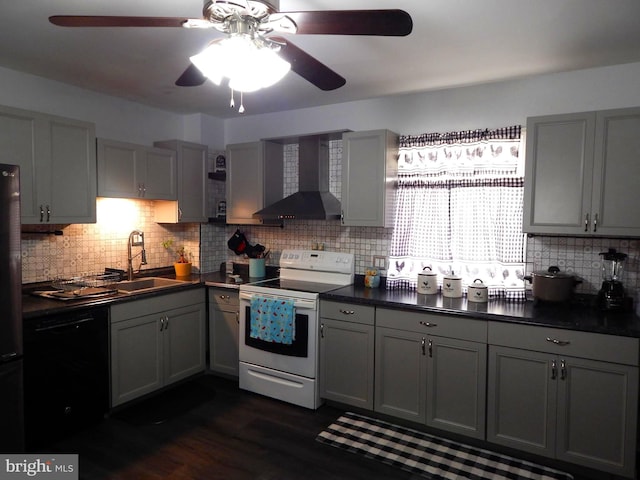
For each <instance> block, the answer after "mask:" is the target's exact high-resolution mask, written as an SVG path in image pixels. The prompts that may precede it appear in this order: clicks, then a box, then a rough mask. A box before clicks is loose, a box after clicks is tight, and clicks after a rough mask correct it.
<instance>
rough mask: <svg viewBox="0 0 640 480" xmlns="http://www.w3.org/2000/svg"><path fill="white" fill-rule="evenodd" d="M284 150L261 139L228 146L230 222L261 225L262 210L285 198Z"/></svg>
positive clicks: (227, 185)
mask: <svg viewBox="0 0 640 480" xmlns="http://www.w3.org/2000/svg"><path fill="white" fill-rule="evenodd" d="M282 168H283V149H282V145H281V144H277V143H273V142H267V141H259V142H250V143H239V144H234V145H228V146H227V184H226V187H227V223H228V224H241V225H250V224H261V223H263V222H262V220H261V219H258V218H253V214H254V213H255V212H257V211H258V210H261V209H262V208H264V207H266V206H267V205H270V204H272V203H274V202H276V201H277V200H280V199H282V185H283V176H282V175H283V170H282Z"/></svg>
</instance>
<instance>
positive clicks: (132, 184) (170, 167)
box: [97, 138, 178, 200]
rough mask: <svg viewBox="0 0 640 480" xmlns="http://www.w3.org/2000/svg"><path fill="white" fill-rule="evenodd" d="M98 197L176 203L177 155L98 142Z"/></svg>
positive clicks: (113, 141)
mask: <svg viewBox="0 0 640 480" xmlns="http://www.w3.org/2000/svg"><path fill="white" fill-rule="evenodd" d="M97 145H98V146H97V152H98V196H100V197H112V198H144V199H147V200H176V199H177V198H178V193H177V192H178V184H177V178H176V177H177V166H176V152H175V151H173V150H168V149H164V148H157V147H148V146H144V145H137V144H133V143H126V142H120V141H117V140H107V139H102V138H100V139H98V143H97Z"/></svg>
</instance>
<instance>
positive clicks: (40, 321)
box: [23, 307, 109, 452]
mask: <svg viewBox="0 0 640 480" xmlns="http://www.w3.org/2000/svg"><path fill="white" fill-rule="evenodd" d="M108 325H109V310H108V308H107V307H92V308H86V309H80V310H73V311H70V312H69V313H64V314H57V315H47V316H44V317H40V318H34V319H28V320H25V321H24V326H23V328H24V401H25V442H26V447H27V451H31V452H33V451H38V450H41V449H44V448H46V446H47V445H48V444H50V443H52V442H54V441H56V440H58V439H60V438H63V437H65V436H67V435H69V434H71V433H74V432H77V431H79V430H80V429H83V428H85V427H87V426H90V425H94V424H96V423H98V422H100V421H101V420H102V419H104V415H105V413H106V412H107V411H108V409H109V330H108Z"/></svg>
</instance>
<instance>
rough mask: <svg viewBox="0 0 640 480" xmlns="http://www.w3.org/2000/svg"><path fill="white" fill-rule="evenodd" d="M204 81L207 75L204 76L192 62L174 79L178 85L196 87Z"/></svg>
mask: <svg viewBox="0 0 640 480" xmlns="http://www.w3.org/2000/svg"><path fill="white" fill-rule="evenodd" d="M206 81H207V77H205V76H204V75H203V74H202V72H201V71H200V69H199V68H198V67H196V66H195V65H194V64H193V63H192V64H190V65H189V66H188V67H187V69H186V70H185V71H184V72H182V75H180V78H178V80H176V85H177V86H179V87H197V86H199V85H202V84H203V83H204V82H206Z"/></svg>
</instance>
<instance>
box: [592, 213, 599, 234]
mask: <svg viewBox="0 0 640 480" xmlns="http://www.w3.org/2000/svg"><path fill="white" fill-rule="evenodd" d="M597 231H598V214H597V213H596V214H595V215H594V216H593V232H594V233H595V232H597Z"/></svg>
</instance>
